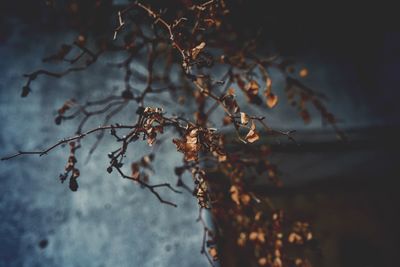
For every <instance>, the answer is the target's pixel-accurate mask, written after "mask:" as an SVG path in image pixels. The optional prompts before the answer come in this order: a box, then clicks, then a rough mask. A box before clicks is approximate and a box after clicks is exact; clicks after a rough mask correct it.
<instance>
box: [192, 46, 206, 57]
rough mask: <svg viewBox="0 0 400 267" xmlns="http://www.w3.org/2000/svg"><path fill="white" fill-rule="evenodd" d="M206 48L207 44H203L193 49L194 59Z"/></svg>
mask: <svg viewBox="0 0 400 267" xmlns="http://www.w3.org/2000/svg"><path fill="white" fill-rule="evenodd" d="M204 47H206V43H205V42H201V43H200V44H198V45H197V46H196V47H194V48H192V58H193V59H196V58H197V56H198V55H199V53H200V52H201V50H203V49H204Z"/></svg>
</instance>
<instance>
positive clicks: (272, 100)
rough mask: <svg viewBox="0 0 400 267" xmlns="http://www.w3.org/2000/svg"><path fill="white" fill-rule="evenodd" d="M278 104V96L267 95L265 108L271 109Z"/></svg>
mask: <svg viewBox="0 0 400 267" xmlns="http://www.w3.org/2000/svg"><path fill="white" fill-rule="evenodd" d="M276 104H278V96H277V95H274V94H273V93H269V94H267V106H268V107H269V108H273V107H275V106H276Z"/></svg>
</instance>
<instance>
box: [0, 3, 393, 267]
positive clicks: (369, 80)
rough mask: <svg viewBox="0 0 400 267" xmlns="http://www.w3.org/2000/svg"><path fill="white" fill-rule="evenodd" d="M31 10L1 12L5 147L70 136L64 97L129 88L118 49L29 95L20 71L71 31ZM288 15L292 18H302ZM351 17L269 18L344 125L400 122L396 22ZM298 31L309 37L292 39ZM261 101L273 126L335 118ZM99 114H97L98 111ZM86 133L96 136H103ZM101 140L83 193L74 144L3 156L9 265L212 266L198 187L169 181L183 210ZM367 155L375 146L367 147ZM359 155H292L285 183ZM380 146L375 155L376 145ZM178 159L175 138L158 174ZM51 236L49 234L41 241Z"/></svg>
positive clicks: (4, 245) (162, 154)
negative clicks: (73, 177)
mask: <svg viewBox="0 0 400 267" xmlns="http://www.w3.org/2000/svg"><path fill="white" fill-rule="evenodd" d="M22 2H23V1H17V3H22ZM13 7H14V8H15V7H16V6H13ZM21 12H22V11H21ZM21 12H17V11H16V12H15V13H12V12H11V13H10V14H7V12H4V13H1V14H2V17H1V19H0V22H1V27H0V126H1V134H0V153H1V156H3V155H6V154H8V153H12V152H14V151H16V150H19V149H24V150H33V149H37V148H43V147H45V146H46V145H48V144H50V143H52V142H54V141H55V140H58V139H60V138H63V137H65V136H70V135H72V134H73V132H74V127H73V126H74V124H73V123H66V124H64V125H62V126H56V125H54V122H53V119H54V114H55V110H56V109H57V108H58V107H60V106H61V105H62V103H63V102H64V101H65V99H68V98H71V97H77V96H78V97H80V98H82V99H89V98H96V97H97V98H99V97H101V96H103V95H107V94H108V93H109V92H111V91H113V90H120V89H121V88H122V79H123V76H122V73H119V72H117V71H116V70H112V69H110V68H108V67H106V63H107V62H109V61H112V60H115V58H113V57H109V58H105V59H102V60H101V61H100V62H99V64H96V65H95V66H93V67H91V68H90V70H89V71H88V72H87V73H85V74H82V73H77V74H72V75H70V76H68V77H66V78H64V79H52V78H38V80H37V81H35V82H34V83H33V86H32V89H33V92H32V94H31V95H30V96H29V97H28V98H26V99H21V98H20V97H19V95H20V90H21V87H22V85H23V84H24V82H25V81H24V79H23V78H22V74H23V73H26V72H30V71H32V70H35V69H37V68H39V67H42V66H47V67H52V66H51V65H43V63H42V62H41V58H42V57H43V56H44V55H48V54H49V53H52V52H54V49H55V47H56V46H57V45H58V44H61V43H64V42H68V41H70V40H71V38H72V37H73V35H71V34H70V33H69V32H68V31H65V30H50V31H49V30H47V29H41V25H46V22H37V21H36V22H35V23H32V21H30V20H29V19H25V17H29V16H27V15H26V14H25V13H24V12H27V11H24V12H22V13H23V14H22V15H21V14H20V13H21ZM15 14H20V16H14V15H15ZM296 18H298V17H296ZM313 18H319V17H318V16H316V17H313ZM332 20H333V19H332ZM290 21H291V22H292V23H293V21H294V19H292V20H290ZM350 21H351V20H350V19H348V20H346V21H345V22H346V23H349V22H350ZM362 21H364V22H365V21H366V20H362ZM328 22H329V23H328ZM345 22H339V23H338V24H337V23H336V24H335V22H334V21H332V23H330V20H329V19H325V20H324V23H325V24H324V26H326V27H327V29H325V31H324V30H323V29H321V27H315V26H314V27H313V26H312V25H315V24H318V21H312V20H311V19H308V20H306V21H303V23H299V24H298V25H303V26H298V25H297V24H291V25H289V24H288V22H285V23H287V24H285V23H284V24H283V25H282V24H277V25H275V24H274V25H272V26H271V27H275V28H277V29H278V30H276V32H275V31H273V32H272V34H275V35H273V37H274V38H276V39H277V45H278V46H279V45H280V46H282V47H283V48H282V49H284V50H285V49H286V50H285V51H288V52H287V53H288V54H289V55H295V56H296V57H297V59H298V61H299V62H301V66H305V67H307V68H308V69H309V70H310V75H309V77H308V78H306V79H305V83H307V84H308V85H310V86H311V87H313V88H316V89H318V90H319V91H321V92H324V93H326V95H327V96H328V97H329V103H328V107H329V108H330V109H331V110H332V111H333V113H334V114H335V115H336V116H337V117H338V118H339V120H340V121H341V123H340V126H341V127H343V128H344V129H364V128H365V129H371V128H373V129H380V128H381V127H387V126H390V127H393V126H394V127H396V126H398V125H399V111H400V107H399V105H398V101H399V97H400V93H399V90H398V85H399V83H400V75H398V71H399V70H400V63H399V60H398V59H399V57H400V56H399V55H400V49H399V44H400V34H399V32H398V31H397V29H393V28H390V27H389V28H387V29H384V30H382V29H375V28H373V27H367V26H366V25H364V26H363V25H362V23H359V24H357V23H355V24H350V25H347V24H346V23H345ZM249 23H251V22H249ZM368 25H369V24H368ZM346 26H350V27H349V28H347V27H346ZM358 26H359V27H358ZM385 26H386V25H385ZM296 27H300V28H301V27H305V29H303V30H301V29H300V30H299V29H296ZM303 34H304V36H303ZM297 40H302V41H301V42H299V44H298V45H296V44H293V42H296V41H297ZM297 47H300V48H297ZM275 81H276V84H275V85H276V86H277V88H279V86H280V85H282V84H283V81H282V77H279V75H277V77H276V79H275ZM92 88H94V89H95V90H94V89H93V90H92ZM278 94H279V95H280V96H281V99H283V98H284V95H283V94H282V93H279V92H278ZM129 112H132V113H133V112H134V110H133V109H127V110H126V112H125V113H124V114H122V115H121V116H120V117H116V119H115V121H118V119H124V118H125V119H126V118H129V114H130V113H129ZM259 112H264V113H263V114H267V115H268V121H269V122H270V123H271V125H272V126H274V127H278V128H284V129H289V128H290V129H297V130H302V129H303V130H319V129H325V128H324V126H323V125H322V124H321V122H320V121H319V120H318V119H314V120H313V122H312V123H311V125H309V126H304V125H303V123H302V122H301V120H300V119H299V118H298V116H297V115H296V112H295V111H294V110H292V109H290V108H288V107H286V105H284V102H283V104H282V105H280V106H278V107H277V108H276V109H275V110H274V111H273V112H270V111H265V110H263V111H259ZM92 125H97V124H96V121H94V122H92ZM313 141H315V142H317V141H318V140H313ZM84 142H85V143H86V145H90V144H91V143H93V142H94V140H93V139H88V140H87V141H84ZM102 144H103V145H102V146H101V147H100V148H99V149H98V150H97V152H96V153H95V154H94V155H93V157H92V158H91V160H90V161H89V163H87V164H86V165H84V163H83V162H84V159H85V153H83V155H82V157H81V159H82V160H81V162H80V163H81V164H82V165H81V172H82V174H81V178H80V179H79V185H80V188H79V190H78V192H76V193H72V192H70V191H69V189H68V188H67V185H61V184H60V182H59V180H58V174H59V172H60V171H61V170H62V169H63V166H64V164H65V160H66V155H67V153H68V151H67V149H66V148H59V149H56V150H55V151H53V152H52V153H51V154H50V155H48V156H45V157H42V158H39V157H34V156H32V157H21V158H19V159H15V160H12V161H6V162H1V163H0V164H1V165H0V220H1V221H0V266H99V267H100V266H207V264H208V263H207V262H206V261H205V259H204V258H203V257H201V256H200V253H199V252H200V244H201V238H202V229H201V226H200V225H199V224H196V222H195V219H196V216H197V204H196V200H195V199H194V198H192V197H191V196H190V195H188V194H182V195H174V194H172V193H170V192H168V191H166V190H165V192H164V191H163V190H161V194H162V195H163V196H164V197H165V198H168V199H173V200H174V201H175V202H176V203H177V204H178V205H179V207H178V208H177V209H174V208H171V207H168V206H164V205H161V204H160V203H159V202H158V201H157V199H155V198H154V197H153V196H152V195H150V194H149V192H147V191H145V190H142V189H140V188H139V187H138V186H137V185H135V184H133V183H132V182H130V181H125V180H122V179H120V178H119V177H118V175H116V174H115V173H113V174H111V175H109V174H107V173H106V172H105V170H104V169H105V166H106V164H107V158H106V156H105V155H106V152H108V151H109V150H110V149H112V148H113V146H112V144H110V142H107V140H104V142H103V143H102ZM135 150H136V151H138V152H140V153H135ZM145 151H151V150H150V149H149V148H148V147H147V146H146V145H145V144H143V145H138V146H135V148H133V149H132V152H131V154H132V159H137V158H138V157H140V156H141V155H142V154H143V152H145ZM361 155H363V156H364V157H365V153H361ZM358 156H359V155H358V154H357V155H356V156H354V155H351V156H349V158H346V160H345V161H344V160H342V161H340V160H339V161H338V163H339V165H335V166H330V168H326V166H325V167H324V168H320V169H319V170H318V171H316V169H315V168H313V167H312V166H308V165H307V166H304V164H299V166H297V165H296V162H297V161H296V160H293V161H292V162H294V163H293V164H291V165H290V166H287V167H288V169H290V168H292V169H294V171H292V173H290V172H289V171H288V175H287V177H289V178H286V179H287V182H289V183H290V182H294V181H293V180H290V179H291V178H290V177H294V176H295V175H293V172H294V173H298V172H297V169H296V168H298V169H299V170H304V171H305V172H306V173H308V174H310V175H311V176H306V175H303V176H302V177H303V178H304V179H310V177H312V178H315V179H317V178H318V177H326V176H329V175H331V176H332V172H334V171H336V172H339V173H340V172H346V170H349V169H351V168H352V166H354V165H353V163H354V162H356V163H357V162H358V161H357V158H358ZM367 156H368V155H367ZM371 157H372V158H374V157H375V158H376V157H377V154H376V153H375V154H373V156H371ZM316 160H321V158H320V156H318V159H317V158H313V159H312V162H314V163H315V162H316ZM180 161H181V157H180V155H179V154H178V153H176V152H175V149H174V146H173V144H171V142H166V145H164V146H162V147H160V151H159V152H158V154H157V157H156V165H155V170H156V172H155V174H154V175H153V176H152V177H151V179H152V181H153V182H158V181H165V180H167V181H170V182H172V183H173V181H174V179H175V177H174V172H173V167H174V166H175V165H177V164H179V163H180ZM362 163H363V162H362V161H361V162H358V164H359V165H357V166H358V167H360V165H362ZM286 165H287V164H286ZM327 172H330V174H329V173H327ZM283 173H285V169H283ZM291 175H292V176H291ZM283 178H284V179H285V177H283ZM293 179H295V178H293ZM188 180H189V179H188ZM296 182H299V181H296ZM43 240H46V241H47V245H46V246H45V247H44V248H41V246H40V245H39V244H40V242H41V241H42V242H43Z"/></svg>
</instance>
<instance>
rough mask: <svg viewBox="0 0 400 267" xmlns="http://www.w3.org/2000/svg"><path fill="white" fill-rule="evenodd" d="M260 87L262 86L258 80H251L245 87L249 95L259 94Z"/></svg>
mask: <svg viewBox="0 0 400 267" xmlns="http://www.w3.org/2000/svg"><path fill="white" fill-rule="evenodd" d="M259 88H260V86H259V85H258V83H257V81H256V80H251V81H250V82H249V83H248V84H247V85H246V87H245V89H246V91H247V93H248V94H249V95H257V94H258V89H259Z"/></svg>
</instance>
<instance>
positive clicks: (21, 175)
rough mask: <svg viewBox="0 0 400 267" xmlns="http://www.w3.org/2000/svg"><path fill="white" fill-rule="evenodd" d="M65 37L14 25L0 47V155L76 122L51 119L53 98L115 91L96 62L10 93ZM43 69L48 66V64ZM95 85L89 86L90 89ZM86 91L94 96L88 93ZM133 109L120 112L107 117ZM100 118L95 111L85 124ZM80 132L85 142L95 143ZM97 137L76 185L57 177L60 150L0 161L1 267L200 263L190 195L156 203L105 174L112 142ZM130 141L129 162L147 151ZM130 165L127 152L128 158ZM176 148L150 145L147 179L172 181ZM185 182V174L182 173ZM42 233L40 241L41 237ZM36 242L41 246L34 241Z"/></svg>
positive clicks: (114, 80)
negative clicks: (70, 186) (150, 165)
mask: <svg viewBox="0 0 400 267" xmlns="http://www.w3.org/2000/svg"><path fill="white" fill-rule="evenodd" d="M65 41H68V36H65V35H62V34H60V35H59V36H57V35H55V34H52V35H45V34H38V33H31V32H29V27H18V28H16V31H14V33H13V35H12V36H10V38H8V39H7V41H6V42H3V43H2V44H1V46H0V55H1V61H0V73H1V74H0V121H1V125H2V126H1V134H0V153H1V155H4V154H8V153H11V152H13V151H16V150H19V149H22V150H33V149H40V148H43V147H46V146H47V145H49V144H51V143H53V142H54V141H57V140H58V139H60V138H62V137H65V136H71V135H73V133H74V130H75V127H74V125H76V122H72V121H69V122H66V123H63V124H62V125H60V126H56V125H55V124H54V122H53V120H54V114H55V111H56V109H57V108H58V107H60V106H61V105H62V103H63V102H64V101H65V100H66V99H68V98H70V97H73V96H74V97H76V96H79V97H80V98H81V99H83V100H86V99H89V98H92V97H94V98H96V97H98V98H99V97H101V95H107V94H108V93H109V92H110V91H112V90H115V89H118V88H119V89H120V88H122V84H121V80H123V79H122V75H121V73H118V72H116V71H113V70H111V69H109V68H107V67H105V66H106V63H107V62H109V61H111V60H114V59H113V58H108V59H104V60H103V61H101V62H99V64H98V66H93V67H94V68H92V69H90V70H89V71H88V73H87V74H84V75H83V74H81V73H78V74H72V75H70V76H69V77H66V78H65V79H60V80H58V79H52V78H38V79H37V80H36V81H35V82H34V83H33V86H32V89H33V92H32V94H31V95H30V96H29V97H28V98H25V99H22V98H20V97H19V95H20V89H21V86H22V85H23V83H24V82H25V81H24V79H23V78H22V76H21V75H22V74H23V73H25V72H30V71H31V70H34V69H35V68H37V67H39V66H43V64H42V62H41V58H42V56H43V55H45V54H49V53H51V52H53V51H54V47H55V46H54V44H60V43H62V42H65ZM48 67H51V65H48ZM94 87H95V88H97V89H98V90H90V89H91V88H94ZM93 91H95V94H96V95H95V96H93ZM130 114H134V108H132V109H126V110H125V111H124V112H123V114H121V116H120V117H116V118H115V120H114V121H115V122H116V121H118V120H121V119H124V118H125V119H127V118H129V117H132V116H129V115H130ZM98 124H99V122H98V121H96V118H94V120H93V121H92V123H91V126H97V125H98ZM94 141H95V140H94V138H87V139H85V140H84V141H83V142H82V143H83V145H86V147H90V145H91V144H92V143H93V142H94ZM115 145H116V144H114V143H113V142H107V140H104V142H103V143H102V145H101V146H100V147H99V149H98V150H97V151H96V152H95V154H94V155H93V156H92V158H91V160H90V161H89V162H88V163H87V164H85V163H84V162H85V159H86V153H87V150H85V149H83V150H79V152H78V153H79V156H78V160H79V164H80V165H79V166H80V170H81V177H80V178H79V186H80V187H79V190H78V191H77V192H75V193H73V192H71V191H70V190H69V189H68V184H63V185H62V184H61V183H60V181H59V179H58V175H59V173H60V172H61V171H62V170H63V168H64V165H65V162H66V160H67V157H68V153H69V152H68V149H67V148H58V149H55V150H54V151H53V152H52V153H50V154H49V155H47V156H44V157H41V158H39V157H36V156H28V157H21V158H18V159H15V160H11V161H6V162H1V163H0V218H1V220H0V240H1V241H0V266H7V267H8V266H98V267H100V266H104V267H106V266H207V264H208V263H207V261H206V259H205V258H204V257H203V256H201V255H200V248H201V240H202V234H203V232H202V227H201V225H200V224H198V223H196V222H195V220H196V218H197V215H198V208H197V201H196V199H194V198H193V197H192V196H191V195H190V194H188V193H187V192H184V193H183V194H179V195H177V194H175V193H171V192H170V191H168V190H163V189H161V190H160V194H161V195H162V196H163V197H164V198H166V199H168V200H173V201H174V202H176V203H177V204H178V208H173V207H169V206H166V205H162V204H160V203H159V202H158V200H157V199H156V198H155V197H154V196H153V195H152V194H150V193H149V192H148V191H147V190H145V189H141V188H140V187H139V186H138V185H136V184H134V183H133V182H132V181H128V180H123V179H121V178H120V177H119V176H118V175H117V174H116V173H112V174H108V173H107V172H106V171H105V167H106V166H107V163H108V158H107V152H109V151H110V150H111V149H112V148H114V149H115ZM150 151H151V149H150V148H149V147H148V146H147V145H146V144H137V145H135V146H132V147H131V150H130V152H129V154H130V155H132V158H131V159H132V160H135V159H139V158H140V157H141V156H142V155H143V153H146V152H150ZM127 161H128V162H129V159H128V160H127ZM180 162H181V155H180V154H179V153H177V152H176V151H175V149H174V145H173V144H172V142H166V144H165V145H163V146H162V147H160V148H159V151H158V154H157V156H156V158H155V165H154V169H155V171H156V172H155V174H154V175H153V176H151V182H153V183H157V182H161V181H168V182H171V183H172V184H175V181H176V177H175V174H174V170H173V168H174V166H176V165H179V164H180ZM185 179H187V181H188V182H189V183H190V179H191V178H189V177H186V178H185ZM42 240H47V246H46V242H45V241H42ZM41 241H42V245H43V246H45V248H41V247H40V242H41Z"/></svg>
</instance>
